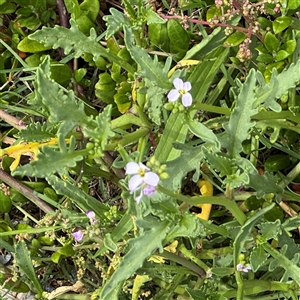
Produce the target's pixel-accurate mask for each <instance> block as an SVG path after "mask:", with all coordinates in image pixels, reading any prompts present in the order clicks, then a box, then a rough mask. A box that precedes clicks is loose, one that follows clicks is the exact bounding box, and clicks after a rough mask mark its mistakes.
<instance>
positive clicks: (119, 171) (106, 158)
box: [102, 151, 125, 179]
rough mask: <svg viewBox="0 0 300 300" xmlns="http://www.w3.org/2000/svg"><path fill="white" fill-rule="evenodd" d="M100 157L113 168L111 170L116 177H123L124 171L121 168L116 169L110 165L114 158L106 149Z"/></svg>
mask: <svg viewBox="0 0 300 300" xmlns="http://www.w3.org/2000/svg"><path fill="white" fill-rule="evenodd" d="M102 159H103V161H105V163H106V164H107V165H108V166H109V167H110V168H111V169H112V170H113V172H114V173H115V174H116V175H117V177H118V178H120V179H124V178H125V171H124V170H123V169H117V168H113V167H111V166H112V164H113V162H114V159H113V157H112V156H111V155H110V154H109V152H108V151H104V155H103V157H102Z"/></svg>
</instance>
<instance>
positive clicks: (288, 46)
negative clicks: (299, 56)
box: [281, 40, 297, 54]
mask: <svg viewBox="0 0 300 300" xmlns="http://www.w3.org/2000/svg"><path fill="white" fill-rule="evenodd" d="M296 47H297V42H296V41H295V40H288V41H286V42H285V43H284V44H283V45H282V47H281V49H282V50H285V51H286V52H288V53H289V54H293V53H294V51H295V49H296Z"/></svg>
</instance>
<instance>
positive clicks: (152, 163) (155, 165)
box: [147, 156, 169, 179]
mask: <svg viewBox="0 0 300 300" xmlns="http://www.w3.org/2000/svg"><path fill="white" fill-rule="evenodd" d="M147 167H148V168H150V169H151V170H152V171H153V172H155V173H156V174H157V175H158V176H159V178H160V179H167V178H169V174H168V173H167V172H166V170H167V165H165V164H163V165H161V164H160V162H159V161H158V160H156V158H155V157H154V156H152V157H151V158H150V159H149V161H148V162H147Z"/></svg>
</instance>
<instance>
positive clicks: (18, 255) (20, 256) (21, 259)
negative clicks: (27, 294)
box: [15, 240, 43, 295]
mask: <svg viewBox="0 0 300 300" xmlns="http://www.w3.org/2000/svg"><path fill="white" fill-rule="evenodd" d="M15 259H16V263H17V265H18V267H19V268H21V269H22V271H23V272H24V274H25V275H26V276H27V277H28V279H29V280H30V282H31V283H32V284H33V285H34V287H35V289H36V290H37V292H38V294H39V295H42V293H43V288H42V286H41V284H40V280H39V279H38V278H37V276H36V273H35V271H34V268H33V264H32V260H31V256H30V252H29V251H28V248H27V246H26V243H25V241H24V240H21V241H19V242H18V243H17V245H16V251H15Z"/></svg>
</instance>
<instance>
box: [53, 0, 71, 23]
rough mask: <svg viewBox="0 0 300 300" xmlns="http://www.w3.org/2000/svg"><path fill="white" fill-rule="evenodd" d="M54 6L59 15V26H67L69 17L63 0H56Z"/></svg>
mask: <svg viewBox="0 0 300 300" xmlns="http://www.w3.org/2000/svg"><path fill="white" fill-rule="evenodd" d="M56 6H57V10H58V15H59V23H60V25H61V26H63V27H66V28H69V27H70V24H69V17H68V13H67V10H66V7H65V4H64V1H63V0H56Z"/></svg>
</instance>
